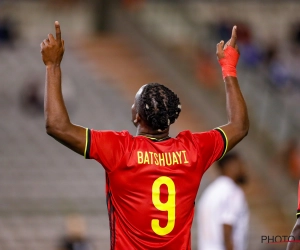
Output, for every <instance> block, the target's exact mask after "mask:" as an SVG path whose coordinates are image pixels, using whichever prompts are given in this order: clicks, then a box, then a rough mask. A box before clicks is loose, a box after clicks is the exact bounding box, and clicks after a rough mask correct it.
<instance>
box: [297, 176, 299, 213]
mask: <svg viewBox="0 0 300 250" xmlns="http://www.w3.org/2000/svg"><path fill="white" fill-rule="evenodd" d="M297 210H298V211H299V210H300V181H299V185H298V209H297Z"/></svg>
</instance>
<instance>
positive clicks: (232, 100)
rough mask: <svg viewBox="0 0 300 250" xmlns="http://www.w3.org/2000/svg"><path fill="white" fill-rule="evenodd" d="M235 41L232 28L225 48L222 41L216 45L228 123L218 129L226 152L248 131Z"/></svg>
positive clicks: (234, 29) (246, 112)
mask: <svg viewBox="0 0 300 250" xmlns="http://www.w3.org/2000/svg"><path fill="white" fill-rule="evenodd" d="M236 41H237V27H236V26H234V27H233V29H232V35H231V38H230V40H229V41H228V42H227V43H226V44H225V46H224V42H223V41H221V42H220V43H218V44H217V57H218V59H219V62H220V64H221V67H222V73H223V78H224V82H225V90H226V107H227V116H228V123H227V124H226V125H224V126H221V127H220V128H221V129H222V130H223V132H224V133H225V135H226V137H227V151H229V150H231V149H232V148H233V147H234V146H235V145H236V144H237V143H239V142H240V141H241V140H242V139H243V138H244V137H245V136H246V135H247V133H248V130H249V118H248V111H247V106H246V102H245V100H244V97H243V94H242V92H241V89H240V86H239V83H238V79H237V76H236V64H237V62H238V58H239V51H238V47H237V44H236ZM223 46H224V47H223Z"/></svg>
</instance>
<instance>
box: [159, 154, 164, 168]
mask: <svg viewBox="0 0 300 250" xmlns="http://www.w3.org/2000/svg"><path fill="white" fill-rule="evenodd" d="M158 158H159V165H160V166H165V157H164V154H158Z"/></svg>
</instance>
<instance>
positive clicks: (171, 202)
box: [151, 176, 176, 236]
mask: <svg viewBox="0 0 300 250" xmlns="http://www.w3.org/2000/svg"><path fill="white" fill-rule="evenodd" d="M163 184H165V185H167V187H168V201H167V202H165V203H162V202H161V200H160V187H161V185H163ZM175 194H176V191H175V184H174V182H173V180H172V179H171V178H169V177H167V176H161V177H159V178H158V179H156V180H155V181H154V182H153V185H152V202H153V204H154V206H155V207H156V208H157V209H158V210H160V211H168V223H167V225H166V226H165V227H161V226H160V225H159V220H158V219H153V220H152V221H151V226H152V230H153V231H154V232H155V233H156V234H158V235H162V236H163V235H166V234H168V233H170V232H171V231H172V230H173V229H174V226H175V205H176V204H175Z"/></svg>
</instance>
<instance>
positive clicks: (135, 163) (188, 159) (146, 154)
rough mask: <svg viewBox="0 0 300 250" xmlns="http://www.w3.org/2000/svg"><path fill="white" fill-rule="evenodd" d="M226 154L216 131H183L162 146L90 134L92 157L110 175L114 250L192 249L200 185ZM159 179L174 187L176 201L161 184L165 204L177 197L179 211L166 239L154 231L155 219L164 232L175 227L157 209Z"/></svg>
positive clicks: (126, 137) (113, 135)
mask: <svg viewBox="0 0 300 250" xmlns="http://www.w3.org/2000/svg"><path fill="white" fill-rule="evenodd" d="M223 151H224V141H223V138H222V136H221V134H220V132H219V131H216V130H211V131H208V132H204V133H194V134H193V133H191V132H190V131H184V132H181V133H180V134H178V136H177V137H176V138H171V139H168V140H165V141H161V142H153V141H151V140H150V139H148V138H146V137H143V136H136V137H134V136H132V135H130V134H129V133H128V132H127V131H123V132H113V131H95V130H91V142H90V150H89V152H88V155H89V157H90V158H93V159H96V160H97V161H98V162H100V163H101V164H102V165H103V167H104V168H105V170H106V178H107V179H106V181H107V187H106V188H107V190H106V192H107V203H108V212H109V218H110V230H111V249H114V250H124V249H138V250H143V249H145V250H146V249H164V250H174V249H176V250H181V249H182V250H183V249H184V250H187V249H191V235H190V230H191V225H192V221H193V217H194V201H195V199H196V195H197V191H198V187H199V184H200V180H201V178H202V175H203V174H204V172H205V171H206V170H207V169H208V168H209V166H210V165H211V164H212V163H213V162H214V161H216V160H217V159H218V158H220V157H221V155H222V154H223ZM162 159H164V160H162ZM161 177H163V178H167V179H168V180H170V182H171V183H172V182H173V184H174V186H175V192H174V196H172V190H171V189H172V188H171V187H170V186H169V187H168V186H167V184H164V182H163V184H161V185H159V188H160V189H159V194H158V196H157V197H159V198H158V199H159V201H160V202H161V203H166V202H168V201H169V199H170V201H171V198H170V197H175V198H174V199H175V203H174V205H175V206H173V207H172V206H170V208H168V209H170V211H175V212H174V213H175V220H173V222H174V221H175V222H174V227H173V228H172V230H171V231H170V232H169V233H167V234H165V235H158V234H157V233H155V232H154V229H153V227H152V221H153V220H155V219H158V220H159V226H160V227H161V228H164V227H166V225H167V224H168V223H170V224H171V222H172V220H171V219H170V220H169V219H168V216H170V217H171V215H170V214H171V212H168V211H162V210H163V209H162V210H159V209H158V208H157V206H155V205H154V202H157V201H154V200H153V192H154V191H153V190H154V183H157V181H158V179H161ZM169 188H170V190H169ZM172 209H174V210H172Z"/></svg>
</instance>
